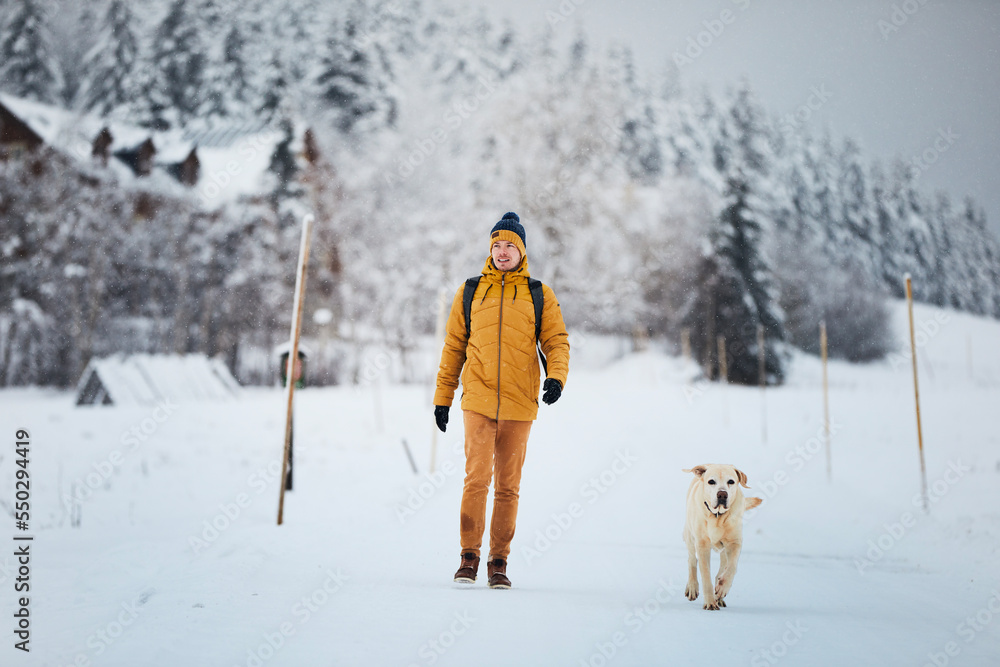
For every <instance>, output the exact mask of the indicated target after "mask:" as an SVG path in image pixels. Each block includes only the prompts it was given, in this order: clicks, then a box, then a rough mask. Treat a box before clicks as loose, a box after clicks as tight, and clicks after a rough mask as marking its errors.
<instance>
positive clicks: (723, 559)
mask: <svg viewBox="0 0 1000 667" xmlns="http://www.w3.org/2000/svg"><path fill="white" fill-rule="evenodd" d="M728 564H729V549H725V548H724V549H723V550H722V551H720V552H719V571H718V572H717V573H716V575H715V598H716V600H718V601H719V606H720V607H725V606H726V601H725V600H724V599H723V598H724V597H725V596H723V595H719V590H720V585H721V584H722V578H723V577H724V576H725V572H726V568H727V567H728Z"/></svg>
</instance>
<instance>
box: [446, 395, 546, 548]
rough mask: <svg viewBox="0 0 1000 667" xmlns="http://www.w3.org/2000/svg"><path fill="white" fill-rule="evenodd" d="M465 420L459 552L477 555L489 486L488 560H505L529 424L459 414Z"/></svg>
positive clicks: (481, 542) (514, 515)
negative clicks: (490, 506)
mask: <svg viewBox="0 0 1000 667" xmlns="http://www.w3.org/2000/svg"><path fill="white" fill-rule="evenodd" d="M462 412H463V417H464V420H465V489H464V490H463V491H462V525H461V531H460V532H461V541H462V553H466V552H469V551H471V552H473V553H475V554H476V555H477V556H479V555H480V554H479V551H480V549H481V547H482V546H483V532H484V530H485V529H486V495H487V492H488V491H489V487H490V478H491V477H492V478H493V480H494V483H493V487H494V491H493V518H492V519H491V520H490V554H489V555H490V557H491V558H503V559H504V560H507V556H508V554H510V542H511V540H513V539H514V525H515V524H516V523H517V499H518V491H519V489H520V487H521V467H522V466H523V465H524V454H525V450H526V449H527V445H528V433H530V431H531V424H532V422H530V421H512V420H504V419H502V420H500V421H497V420H495V419H490V418H489V417H485V416H483V415H481V414H479V413H478V412H472V411H471V410H463V411H462Z"/></svg>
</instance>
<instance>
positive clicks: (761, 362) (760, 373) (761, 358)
mask: <svg viewBox="0 0 1000 667" xmlns="http://www.w3.org/2000/svg"><path fill="white" fill-rule="evenodd" d="M765 357H766V353H765V348H764V327H763V325H760V324H758V325H757V382H758V383H759V384H760V440H761V444H764V445H766V444H767V393H766V390H767V363H766V358H765Z"/></svg>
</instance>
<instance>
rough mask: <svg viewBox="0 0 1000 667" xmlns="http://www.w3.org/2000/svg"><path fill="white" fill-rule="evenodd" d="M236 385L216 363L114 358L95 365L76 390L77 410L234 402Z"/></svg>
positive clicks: (199, 358)
mask: <svg viewBox="0 0 1000 667" xmlns="http://www.w3.org/2000/svg"><path fill="white" fill-rule="evenodd" d="M239 389H240V387H239V384H238V383H237V382H236V379H235V378H233V376H232V374H231V373H230V372H229V370H228V369H227V368H226V366H225V364H223V363H222V362H221V361H220V360H218V359H209V358H208V357H206V356H204V355H200V354H189V355H183V356H182V355H152V354H134V355H129V356H126V355H114V356H111V357H107V358H104V359H94V360H91V362H90V363H89V364H87V368H86V369H85V370H84V372H83V376H82V377H81V378H80V383H79V384H78V385H77V392H76V394H77V402H76V404H77V405H94V404H105V405H139V406H151V405H156V404H157V403H159V402H160V401H164V400H168V399H169V400H171V401H177V402H184V401H205V400H210V401H211V400H233V399H234V398H235V397H236V395H237V394H238V393H239Z"/></svg>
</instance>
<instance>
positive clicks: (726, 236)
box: [683, 83, 786, 384]
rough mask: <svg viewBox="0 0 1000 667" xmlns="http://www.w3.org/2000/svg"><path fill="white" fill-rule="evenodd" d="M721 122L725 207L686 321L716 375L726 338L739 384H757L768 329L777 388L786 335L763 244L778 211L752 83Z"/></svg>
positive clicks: (718, 155)
mask: <svg viewBox="0 0 1000 667" xmlns="http://www.w3.org/2000/svg"><path fill="white" fill-rule="evenodd" d="M719 120H720V122H719V124H718V135H717V137H716V138H715V148H714V151H713V152H714V154H715V158H714V161H715V165H716V168H717V169H718V171H719V172H720V175H721V177H722V179H723V182H724V188H725V189H724V191H723V192H722V193H721V194H722V202H723V203H722V210H721V212H720V213H719V215H718V216H717V218H716V219H715V220H714V222H713V224H712V226H711V228H710V229H709V230H708V233H707V234H706V243H705V250H704V251H703V256H702V260H701V262H700V264H699V266H698V269H697V275H696V278H695V284H694V286H693V293H692V298H691V300H690V301H689V303H688V304H687V307H686V308H685V314H684V316H683V320H684V322H685V324H686V325H687V326H690V327H691V343H692V347H693V349H694V351H695V352H696V353H697V355H698V359H699V361H700V362H701V363H702V365H703V366H704V367H705V368H706V371H707V373H708V375H709V376H710V377H712V378H716V377H718V374H719V370H720V363H719V362H720V360H719V358H718V347H717V338H718V337H719V336H723V337H725V340H726V360H727V366H728V374H729V380H730V382H735V383H737V384H755V383H757V382H758V381H759V378H758V345H757V327H758V326H763V327H764V332H765V333H764V340H765V350H764V356H765V367H766V368H765V371H766V376H767V377H766V381H767V382H768V383H772V384H776V383H780V382H781V381H782V380H783V379H784V368H783V363H782V358H781V355H780V354H779V350H778V348H777V346H776V344H777V343H779V342H780V341H783V340H785V337H786V336H785V330H784V314H783V313H782V310H781V306H780V305H779V303H778V299H777V293H776V290H775V288H774V285H773V279H772V275H773V273H772V271H771V268H770V266H769V263H768V259H767V256H766V250H765V245H764V240H765V239H764V237H765V234H766V233H767V232H768V231H769V227H770V226H771V224H772V223H771V221H770V217H771V216H773V211H774V208H775V205H774V201H773V200H772V193H771V192H769V188H768V186H767V182H768V178H769V176H770V174H769V172H770V168H771V165H770V162H771V159H772V156H771V150H770V146H769V143H768V137H767V129H766V127H765V122H764V120H763V114H762V112H761V111H760V109H759V107H758V106H757V104H756V102H755V101H754V100H753V95H752V93H751V92H750V89H749V86H748V85H747V84H745V83H744V84H743V85H742V86H741V87H740V88H739V89H737V90H736V92H735V94H734V95H733V99H732V102H731V104H730V106H729V108H728V109H727V112H726V114H725V116H724V117H722V118H720V119H719Z"/></svg>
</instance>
